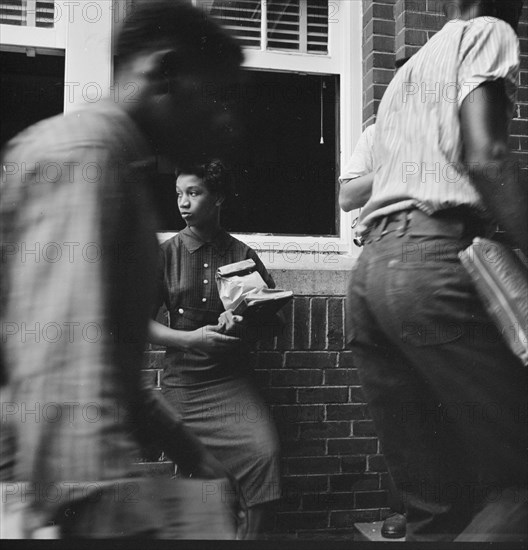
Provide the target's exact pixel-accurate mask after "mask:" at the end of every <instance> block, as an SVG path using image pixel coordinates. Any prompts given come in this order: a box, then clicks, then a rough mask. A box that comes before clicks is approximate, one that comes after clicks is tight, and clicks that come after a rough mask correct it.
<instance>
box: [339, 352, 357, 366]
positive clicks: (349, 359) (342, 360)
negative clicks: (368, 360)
mask: <svg viewBox="0 0 528 550" xmlns="http://www.w3.org/2000/svg"><path fill="white" fill-rule="evenodd" d="M339 366H340V367H344V368H348V369H353V368H355V367H356V365H354V358H353V356H352V352H351V351H342V352H341V353H340V354H339Z"/></svg>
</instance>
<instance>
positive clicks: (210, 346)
mask: <svg viewBox="0 0 528 550" xmlns="http://www.w3.org/2000/svg"><path fill="white" fill-rule="evenodd" d="M220 329H221V327H220V325H206V326H204V327H200V328H198V329H196V330H191V331H185V330H175V329H172V328H169V327H167V326H165V325H162V324H161V323H158V321H154V320H153V319H151V320H150V322H149V327H148V341H149V342H150V343H151V344H157V345H159V346H166V347H170V348H177V349H179V350H181V351H190V350H193V351H200V352H204V353H219V352H220V353H221V352H226V351H229V350H232V349H233V347H236V346H237V345H239V343H240V338H237V337H235V336H228V335H227V334H223V333H221V332H219V331H220Z"/></svg>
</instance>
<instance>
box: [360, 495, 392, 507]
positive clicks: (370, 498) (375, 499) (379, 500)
mask: <svg viewBox="0 0 528 550" xmlns="http://www.w3.org/2000/svg"><path fill="white" fill-rule="evenodd" d="M382 506H387V491H369V492H365V493H363V492H357V493H355V495H354V508H380V507H382Z"/></svg>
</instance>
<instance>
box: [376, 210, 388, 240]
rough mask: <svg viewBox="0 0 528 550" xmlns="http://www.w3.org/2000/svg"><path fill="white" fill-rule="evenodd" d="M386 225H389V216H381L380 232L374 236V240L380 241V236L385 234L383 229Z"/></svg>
mask: <svg viewBox="0 0 528 550" xmlns="http://www.w3.org/2000/svg"><path fill="white" fill-rule="evenodd" d="M387 225H389V216H385V217H384V218H383V222H382V225H381V232H380V234H379V235H378V237H377V238H376V241H380V240H381V238H382V237H383V236H384V235H386V234H387V231H385V230H386V229H387Z"/></svg>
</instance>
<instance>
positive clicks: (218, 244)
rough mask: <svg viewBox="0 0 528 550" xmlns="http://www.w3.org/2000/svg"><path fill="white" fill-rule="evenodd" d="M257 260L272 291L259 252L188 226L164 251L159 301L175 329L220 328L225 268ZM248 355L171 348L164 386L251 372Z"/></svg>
mask: <svg viewBox="0 0 528 550" xmlns="http://www.w3.org/2000/svg"><path fill="white" fill-rule="evenodd" d="M246 259H252V260H253V261H254V262H255V264H256V266H257V270H258V272H259V273H260V275H261V276H262V278H263V279H264V281H265V282H266V284H267V285H268V286H269V287H270V288H274V287H275V283H274V281H273V279H272V277H271V275H270V274H269V273H268V272H267V270H266V268H265V267H264V264H263V263H262V261H261V260H260V258H259V257H258V255H257V253H256V252H255V251H254V250H253V249H252V248H250V247H249V246H247V245H246V244H244V243H243V242H241V241H239V240H238V239H235V238H234V237H232V236H231V235H229V233H227V232H226V231H224V230H221V231H220V233H219V234H218V235H217V236H216V238H215V239H214V240H213V241H211V242H205V241H202V240H200V239H198V238H197V237H196V236H195V235H194V234H193V233H192V231H191V230H190V229H189V228H188V227H187V228H185V229H183V230H182V231H180V233H178V235H176V236H175V237H173V238H171V239H169V240H167V241H165V242H164V243H163V244H162V245H161V247H160V268H159V281H158V283H159V297H158V303H157V304H156V305H157V309H159V307H160V306H162V305H163V304H164V305H165V306H166V307H167V310H168V313H169V325H170V327H171V328H173V329H176V330H184V331H192V330H195V329H198V328H201V327H204V326H205V325H216V324H217V323H218V317H219V315H220V314H221V313H222V312H223V311H224V306H223V304H222V301H221V300H220V296H219V294H218V289H217V286H216V279H215V275H216V272H217V270H218V268H219V267H221V266H224V265H228V264H231V263H234V262H239V261H241V260H246ZM246 363H247V355H246V353H245V352H244V351H242V349H241V350H240V353H236V354H231V355H229V356H225V355H224V356H215V357H213V356H210V355H206V354H198V353H196V352H182V351H180V350H177V349H175V348H167V353H166V359H165V373H164V379H163V382H164V385H165V386H167V385H169V386H170V385H173V384H177V385H179V384H180V383H182V382H183V383H198V382H201V381H205V380H208V381H209V380H211V379H222V378H226V377H230V376H232V375H233V374H239V373H240V371H241V370H242V371H243V369H244V368H245V364H246Z"/></svg>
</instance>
